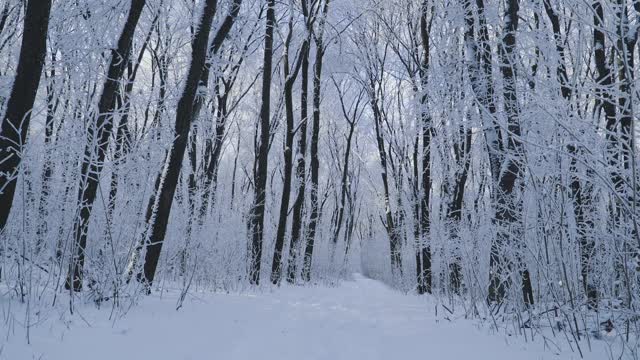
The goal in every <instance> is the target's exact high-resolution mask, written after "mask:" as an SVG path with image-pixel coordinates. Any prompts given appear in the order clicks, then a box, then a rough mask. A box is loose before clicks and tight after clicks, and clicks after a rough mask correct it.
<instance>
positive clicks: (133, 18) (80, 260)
mask: <svg viewBox="0 0 640 360" xmlns="http://www.w3.org/2000/svg"><path fill="white" fill-rule="evenodd" d="M144 5H145V0H132V1H131V8H130V10H129V15H128V16H127V21H126V23H125V25H124V28H123V30H122V33H121V34H120V38H119V39H118V45H117V48H116V49H112V51H111V61H110V64H109V70H108V71H107V80H106V81H105V84H104V88H103V89H102V95H101V96H100V101H99V103H98V113H97V114H95V116H94V119H95V122H92V123H91V124H90V125H89V126H88V130H87V145H86V148H85V151H84V158H83V160H82V169H81V175H80V185H79V191H78V206H79V207H80V211H79V214H78V216H77V217H76V219H75V222H74V246H73V248H72V252H73V255H72V259H71V264H70V267H69V274H68V276H67V281H66V282H65V288H67V289H70V288H73V290H74V291H80V290H82V268H83V266H84V257H85V254H84V250H85V247H86V244H87V231H88V230H89V220H90V217H91V210H92V209H93V203H94V201H95V199H96V193H97V190H98V184H99V182H100V179H99V177H100V172H101V171H102V167H103V162H104V159H105V155H106V152H107V147H108V145H109V137H110V135H111V129H112V127H113V112H114V110H115V98H116V93H117V91H118V86H119V85H120V80H121V79H122V75H123V74H124V69H125V67H126V66H127V63H128V62H129V56H130V53H131V43H132V40H133V35H134V32H135V29H136V26H137V24H138V20H139V19H140V14H141V13H142V9H143V8H144Z"/></svg>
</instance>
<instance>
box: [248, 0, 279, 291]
mask: <svg viewBox="0 0 640 360" xmlns="http://www.w3.org/2000/svg"><path fill="white" fill-rule="evenodd" d="M275 6H276V5H275V0H267V21H266V32H265V38H264V59H263V69H262V106H261V107H260V139H259V141H258V148H257V151H256V167H255V169H254V174H253V177H254V183H255V199H254V202H253V208H252V210H251V219H250V221H251V223H250V227H249V229H250V230H251V234H250V236H251V246H250V248H249V251H250V254H249V257H250V265H249V281H250V282H251V284H254V285H258V284H259V283H260V263H261V261H262V238H263V232H264V209H265V201H266V194H267V193H266V188H267V175H268V155H269V138H270V125H269V117H270V113H269V112H270V105H271V104H270V103H271V69H272V65H273V59H272V57H273V28H274V27H275V26H276V15H275Z"/></svg>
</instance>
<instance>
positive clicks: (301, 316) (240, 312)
mask: <svg viewBox="0 0 640 360" xmlns="http://www.w3.org/2000/svg"><path fill="white" fill-rule="evenodd" d="M175 304H176V298H175V296H174V297H172V296H165V297H164V298H163V299H160V298H158V297H153V296H152V297H150V298H147V299H145V300H144V301H143V303H142V304H140V305H138V306H137V307H135V308H133V309H132V310H131V311H130V312H129V313H128V314H127V315H126V316H125V317H124V318H122V319H120V320H118V321H116V322H115V323H114V322H112V321H109V320H108V319H107V317H108V314H109V310H101V311H97V310H92V311H89V310H86V311H87V313H86V314H84V313H83V314H82V315H83V317H85V319H86V320H87V322H88V324H87V323H84V322H83V321H79V320H77V319H76V318H74V320H73V325H72V326H69V327H67V326H65V325H64V322H63V321H59V320H57V321H54V320H55V319H49V321H47V322H45V323H44V324H41V325H40V326H38V327H36V328H34V329H32V333H31V345H27V344H26V343H25V341H24V340H23V339H24V337H22V336H20V334H19V331H16V333H15V334H14V335H13V336H11V337H10V338H9V341H7V338H6V337H4V331H3V332H2V336H3V337H2V338H0V348H2V350H1V351H0V359H2V360H4V359H7V360H9V359H10V360H22V359H43V360H46V359H52V360H58V359H64V360H75V359H95V360H101V359H105V360H106V359H109V360H113V359H118V360H121V359H122V360H127V359H153V360H164V359H167V360H183V359H184V360H186V359H192V360H200V359H261V360H262V359H278V360H287V359H350V360H352V359H385V360H393V359H426V360H428V359H434V360H436V359H437V360H445V359H452V360H453V359H471V358H473V359H474V360H483V359H492V360H502V359H505V360H506V359H510V360H511V359H514V360H516V359H523V360H529V359H536V360H537V359H579V358H580V357H579V355H578V354H577V353H572V352H570V351H569V349H568V347H567V346H566V344H563V346H562V347H563V349H564V351H563V352H562V353H560V354H555V353H554V352H552V351H550V350H549V349H548V348H547V349H546V350H545V349H544V346H543V345H542V344H541V343H540V342H539V341H538V342H534V343H525V342H524V339H521V338H516V337H506V336H504V334H491V333H490V332H489V331H488V330H487V329H486V327H479V326H477V325H475V324H476V323H474V322H471V321H466V320H456V321H454V322H449V321H447V320H443V319H440V321H436V320H437V319H436V317H435V316H434V314H433V306H432V305H428V303H427V301H426V300H425V299H424V298H422V297H418V296H411V295H403V294H401V293H398V292H396V291H393V290H391V289H389V288H387V287H386V286H385V285H384V284H382V283H380V282H378V281H375V280H370V279H366V278H364V277H362V276H360V275H356V276H355V281H346V282H344V283H342V284H341V285H340V286H338V287H335V288H328V287H283V288H281V289H277V290H274V291H273V292H265V293H257V294H240V295H238V294H235V295H233V294H231V295H228V294H206V295H203V294H198V297H197V298H196V297H191V298H189V299H188V300H187V301H186V302H185V305H184V307H183V308H182V309H180V311H175ZM3 326H4V325H3ZM3 342H4V344H3ZM558 342H560V340H558ZM603 356H604V354H602V353H600V354H596V353H590V354H587V357H586V358H593V359H605V358H606V357H603Z"/></svg>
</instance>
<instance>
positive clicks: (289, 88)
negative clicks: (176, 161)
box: [271, 19, 308, 284]
mask: <svg viewBox="0 0 640 360" xmlns="http://www.w3.org/2000/svg"><path fill="white" fill-rule="evenodd" d="M292 37H293V19H291V20H290V21H289V32H288V33H287V38H286V40H285V45H284V46H285V50H284V59H283V67H284V78H285V83H284V104H285V117H286V121H287V128H286V129H285V131H286V135H285V144H284V179H283V184H282V197H281V200H280V213H279V217H278V228H277V230H276V241H275V249H274V251H273V262H272V264H271V282H272V283H273V284H278V283H279V282H280V277H281V275H282V250H283V248H284V237H285V233H286V229H287V217H288V216H287V215H288V212H289V198H290V197H291V173H292V170H293V169H292V168H293V136H294V132H295V129H294V125H293V123H294V119H293V84H294V82H295V81H296V78H297V77H298V72H299V70H300V65H301V60H302V57H301V56H299V57H298V60H297V62H296V64H295V65H294V68H293V70H291V69H290V66H289V50H290V46H291V38H292ZM307 46H308V42H307V41H305V42H304V43H303V44H302V49H301V51H300V52H301V53H303V52H305V51H306V48H307Z"/></svg>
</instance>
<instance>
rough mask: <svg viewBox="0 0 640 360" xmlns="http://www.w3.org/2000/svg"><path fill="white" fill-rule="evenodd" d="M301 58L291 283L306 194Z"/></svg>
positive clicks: (305, 55) (305, 74)
mask: <svg viewBox="0 0 640 360" xmlns="http://www.w3.org/2000/svg"><path fill="white" fill-rule="evenodd" d="M300 57H301V58H302V68H301V72H302V75H301V78H300V83H301V85H300V87H301V90H300V128H299V129H298V132H299V138H298V151H297V164H296V182H297V189H296V198H295V201H294V203H293V214H292V218H291V242H290V244H289V264H288V266H287V282H289V283H293V282H294V281H295V279H296V276H297V255H298V247H299V244H300V239H301V238H302V221H303V211H304V200H305V193H306V185H307V182H306V160H305V156H306V154H307V121H308V109H307V107H308V101H307V99H308V97H307V96H308V88H309V51H308V48H307V51H304V52H302V53H300Z"/></svg>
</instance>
